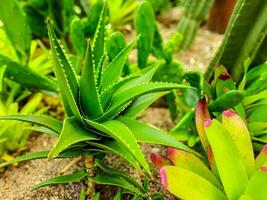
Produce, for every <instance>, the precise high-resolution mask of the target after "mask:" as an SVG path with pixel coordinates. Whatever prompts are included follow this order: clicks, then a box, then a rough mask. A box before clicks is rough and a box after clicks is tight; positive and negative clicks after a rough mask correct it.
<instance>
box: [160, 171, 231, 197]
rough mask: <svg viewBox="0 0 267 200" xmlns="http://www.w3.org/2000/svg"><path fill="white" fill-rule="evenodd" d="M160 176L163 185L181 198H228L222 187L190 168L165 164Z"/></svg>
mask: <svg viewBox="0 0 267 200" xmlns="http://www.w3.org/2000/svg"><path fill="white" fill-rule="evenodd" d="M160 177H161V183H162V184H163V186H164V187H165V188H166V189H167V190H169V191H170V192H171V193H172V194H174V195H175V196H177V197H178V198H180V199H188V200H190V199H191V200H193V199H196V198H197V199H198V200H214V199H216V200H227V198H226V196H225V194H223V192H221V191H220V189H218V188H217V187H215V186H214V185H213V184H212V183H210V182H209V181H208V180H206V179H205V178H203V177H201V176H199V175H198V174H196V173H194V172H192V171H190V170H188V169H184V168H180V167H175V166H165V167H162V168H161V170H160Z"/></svg>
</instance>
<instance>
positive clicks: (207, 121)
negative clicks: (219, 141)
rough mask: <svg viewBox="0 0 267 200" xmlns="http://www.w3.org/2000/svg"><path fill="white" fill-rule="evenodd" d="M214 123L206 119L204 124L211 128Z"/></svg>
mask: <svg viewBox="0 0 267 200" xmlns="http://www.w3.org/2000/svg"><path fill="white" fill-rule="evenodd" d="M211 123H212V120H211V119H206V120H205V122H204V125H205V127H209V126H210V125H211Z"/></svg>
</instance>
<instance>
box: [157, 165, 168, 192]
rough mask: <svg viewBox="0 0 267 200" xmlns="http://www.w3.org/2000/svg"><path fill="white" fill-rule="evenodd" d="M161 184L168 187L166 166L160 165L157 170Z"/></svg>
mask: <svg viewBox="0 0 267 200" xmlns="http://www.w3.org/2000/svg"><path fill="white" fill-rule="evenodd" d="M159 175H160V180H161V184H162V185H163V186H164V187H165V188H167V189H168V182H167V174H166V167H162V168H161V169H160V172H159Z"/></svg>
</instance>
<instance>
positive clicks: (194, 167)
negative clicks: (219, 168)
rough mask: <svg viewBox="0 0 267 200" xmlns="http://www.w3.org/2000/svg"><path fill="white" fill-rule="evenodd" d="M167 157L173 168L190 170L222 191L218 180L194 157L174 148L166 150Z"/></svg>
mask: <svg viewBox="0 0 267 200" xmlns="http://www.w3.org/2000/svg"><path fill="white" fill-rule="evenodd" d="M167 155H168V158H169V159H170V160H171V161H172V163H173V164H174V165H175V166H177V167H179V168H184V169H187V170H190V171H192V172H194V173H196V174H197V175H199V176H201V177H203V178H205V179H206V180H207V181H209V182H211V183H212V184H213V185H214V186H216V187H218V188H219V189H221V190H223V188H222V185H221V184H220V182H219V181H218V179H217V178H216V177H215V176H214V174H213V173H212V172H211V171H210V170H209V168H208V167H207V166H206V165H205V164H204V163H203V162H202V161H201V160H200V159H199V158H198V157H196V156H195V155H193V154H191V153H188V152H185V151H182V150H178V149H174V148H168V149H167Z"/></svg>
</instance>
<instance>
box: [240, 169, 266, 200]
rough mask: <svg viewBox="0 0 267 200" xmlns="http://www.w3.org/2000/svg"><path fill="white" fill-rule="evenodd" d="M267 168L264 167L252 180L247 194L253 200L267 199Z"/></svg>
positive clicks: (246, 191)
mask: <svg viewBox="0 0 267 200" xmlns="http://www.w3.org/2000/svg"><path fill="white" fill-rule="evenodd" d="M266 183H267V167H266V165H265V166H262V167H261V168H260V169H258V170H257V171H256V172H255V173H254V174H253V175H252V177H251V178H250V180H249V182H248V185H247V188H246V190H245V194H247V195H249V196H250V197H251V199H255V200H256V199H257V200H265V199H266V197H267V184H266Z"/></svg>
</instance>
